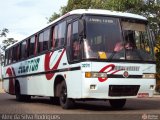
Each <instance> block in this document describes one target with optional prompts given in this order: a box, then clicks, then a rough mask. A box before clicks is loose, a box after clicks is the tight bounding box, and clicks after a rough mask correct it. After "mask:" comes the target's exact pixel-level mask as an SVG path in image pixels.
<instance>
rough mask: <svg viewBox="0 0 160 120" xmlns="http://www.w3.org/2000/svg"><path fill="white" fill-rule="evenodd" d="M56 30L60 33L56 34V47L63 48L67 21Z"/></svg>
mask: <svg viewBox="0 0 160 120" xmlns="http://www.w3.org/2000/svg"><path fill="white" fill-rule="evenodd" d="M55 30H56V31H58V34H55V38H56V41H55V47H61V46H63V45H64V43H65V33H66V21H64V22H62V23H60V24H58V29H55ZM56 31H55V33H56Z"/></svg>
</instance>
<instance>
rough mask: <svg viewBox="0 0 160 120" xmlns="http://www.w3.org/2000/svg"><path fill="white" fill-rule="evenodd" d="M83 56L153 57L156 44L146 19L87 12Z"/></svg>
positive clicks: (151, 58) (140, 59)
mask: <svg viewBox="0 0 160 120" xmlns="http://www.w3.org/2000/svg"><path fill="white" fill-rule="evenodd" d="M85 20H86V38H85V39H84V42H83V48H84V52H83V53H84V54H83V58H84V59H105V60H106V59H108V60H119V59H120V60H139V61H142V60H143V61H153V60H154V54H153V49H152V48H153V47H152V42H151V39H150V36H149V30H148V27H147V25H146V23H145V22H143V21H136V20H134V21H133V20H132V21H130V20H128V19H124V20H121V21H120V19H119V18H112V17H103V16H86V18H85Z"/></svg>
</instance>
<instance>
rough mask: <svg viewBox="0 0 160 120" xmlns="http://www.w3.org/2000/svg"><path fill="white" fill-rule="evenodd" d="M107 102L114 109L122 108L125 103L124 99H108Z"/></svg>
mask: <svg viewBox="0 0 160 120" xmlns="http://www.w3.org/2000/svg"><path fill="white" fill-rule="evenodd" d="M109 103H110V105H111V106H112V108H114V109H122V108H123V107H124V105H125V103H126V99H110V100H109Z"/></svg>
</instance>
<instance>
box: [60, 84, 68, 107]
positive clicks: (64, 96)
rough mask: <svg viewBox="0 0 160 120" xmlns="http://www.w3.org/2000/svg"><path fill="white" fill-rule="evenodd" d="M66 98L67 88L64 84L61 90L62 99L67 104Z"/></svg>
mask: <svg viewBox="0 0 160 120" xmlns="http://www.w3.org/2000/svg"><path fill="white" fill-rule="evenodd" d="M66 100H67V89H66V87H64V86H63V87H62V91H61V101H62V103H63V104H65V103H66Z"/></svg>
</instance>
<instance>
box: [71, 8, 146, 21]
mask: <svg viewBox="0 0 160 120" xmlns="http://www.w3.org/2000/svg"><path fill="white" fill-rule="evenodd" d="M69 14H95V15H108V16H117V17H126V18H135V19H141V20H147V19H146V18H145V17H143V16H141V15H137V14H133V13H127V12H119V11H111V10H101V9H77V10H73V11H71V12H69Z"/></svg>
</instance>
